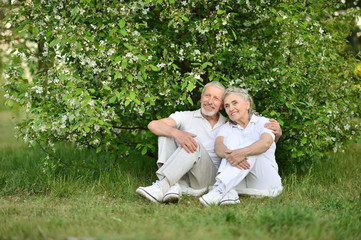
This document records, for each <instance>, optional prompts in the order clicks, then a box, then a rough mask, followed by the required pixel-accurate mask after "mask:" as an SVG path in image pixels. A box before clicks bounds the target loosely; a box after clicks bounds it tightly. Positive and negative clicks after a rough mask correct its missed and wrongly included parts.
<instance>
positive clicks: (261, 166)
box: [217, 154, 283, 196]
mask: <svg viewBox="0 0 361 240" xmlns="http://www.w3.org/2000/svg"><path fill="white" fill-rule="evenodd" d="M247 161H248V162H249V164H250V165H251V166H250V168H249V169H239V168H237V167H234V166H232V165H231V164H230V163H229V162H228V161H227V160H226V159H222V162H221V165H220V167H219V172H220V173H219V174H218V176H217V180H220V181H222V183H223V184H224V185H225V187H226V192H228V191H229V190H231V189H235V190H236V191H237V192H238V193H240V194H247V195H257V196H277V195H279V194H280V193H281V192H282V189H283V188H282V183H281V177H280V176H279V174H278V166H277V164H276V165H275V163H272V161H270V160H269V159H267V158H265V157H264V155H263V154H260V155H256V156H250V157H247Z"/></svg>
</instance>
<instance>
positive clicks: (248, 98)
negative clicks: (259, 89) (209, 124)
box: [223, 86, 256, 117]
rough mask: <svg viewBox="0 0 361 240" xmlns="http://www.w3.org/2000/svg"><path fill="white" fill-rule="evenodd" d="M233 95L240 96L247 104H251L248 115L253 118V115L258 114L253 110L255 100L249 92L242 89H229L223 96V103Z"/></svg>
mask: <svg viewBox="0 0 361 240" xmlns="http://www.w3.org/2000/svg"><path fill="white" fill-rule="evenodd" d="M231 94H237V95H238V96H240V97H241V98H242V99H243V100H244V101H245V102H249V103H250V108H249V109H248V114H249V116H250V117H251V116H252V114H254V113H256V111H255V110H254V109H253V108H252V106H253V99H252V97H251V95H249V94H248V91H247V90H246V89H242V88H237V87H233V86H231V87H228V88H227V89H226V91H225V93H224V96H223V102H224V99H225V98H226V97H228V96H229V95H231Z"/></svg>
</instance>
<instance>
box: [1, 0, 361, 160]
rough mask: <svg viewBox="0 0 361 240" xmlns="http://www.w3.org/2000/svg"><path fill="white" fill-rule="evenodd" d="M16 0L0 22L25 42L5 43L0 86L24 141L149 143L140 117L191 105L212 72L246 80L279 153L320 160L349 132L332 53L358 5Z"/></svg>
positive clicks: (351, 115) (340, 56) (349, 69)
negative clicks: (275, 129)
mask: <svg viewBox="0 0 361 240" xmlns="http://www.w3.org/2000/svg"><path fill="white" fill-rule="evenodd" d="M19 2H20V3H21V4H20V7H18V8H14V9H13V11H14V14H13V15H12V17H11V19H10V22H11V24H12V26H15V27H16V28H17V34H19V35H21V36H26V37H27V38H29V39H31V40H32V41H34V42H36V43H37V44H36V46H37V47H36V49H34V48H31V47H27V48H24V47H22V48H17V49H16V50H15V51H14V53H13V56H14V58H13V59H14V61H13V62H12V63H11V64H9V66H8V67H7V69H6V73H5V78H6V79H7V83H6V84H5V88H6V91H7V94H6V96H7V97H8V103H9V104H10V103H11V101H15V102H18V103H20V104H21V105H22V106H24V108H25V110H26V113H27V114H26V118H25V119H24V121H23V122H22V123H20V124H19V125H18V130H19V136H21V138H23V140H25V141H26V142H28V143H29V144H30V145H33V144H36V143H38V144H40V145H41V146H42V147H43V148H44V149H52V148H53V146H54V143H55V142H58V141H66V142H71V143H75V144H76V145H77V146H79V147H84V146H87V147H92V148H95V149H96V150H97V152H100V151H110V150H111V151H114V152H120V153H125V152H127V151H129V150H131V151H134V149H139V150H140V151H142V153H143V154H145V153H146V152H148V151H150V152H154V151H155V146H156V138H155V136H154V135H153V134H151V133H150V132H149V131H146V125H147V123H148V122H149V121H150V120H152V119H156V118H162V117H167V116H168V115H169V114H170V113H172V112H174V111H175V110H185V109H195V108H197V106H198V104H197V101H198V100H199V96H200V89H201V87H202V86H203V85H204V84H205V83H207V82H209V81H212V80H218V81H221V82H222V83H224V84H225V85H226V86H229V85H235V86H240V87H243V88H247V89H248V90H249V92H250V93H251V94H252V95H253V96H254V100H255V102H256V109H257V110H258V112H260V113H262V114H263V115H264V116H267V117H272V118H276V119H277V120H278V121H279V122H280V123H281V125H282V128H283V137H282V138H281V141H280V142H279V144H278V153H277V154H278V159H279V160H283V161H291V162H304V161H308V160H317V159H320V158H322V157H323V156H324V155H325V154H326V153H327V152H328V151H330V150H335V151H336V150H338V149H339V148H341V147H342V145H343V144H344V143H346V142H347V141H348V140H350V139H352V138H355V137H356V136H358V134H359V132H360V127H359V125H357V119H358V117H359V113H360V109H359V103H360V98H359V97H360V90H359V89H358V88H356V87H355V82H354V81H355V78H356V77H355V73H354V72H353V69H354V68H355V66H356V61H355V59H354V57H353V56H351V55H350V54H349V53H347V52H345V51H344V49H345V44H346V42H345V39H346V36H347V34H348V33H349V30H350V29H349V28H350V26H349V25H350V22H351V19H353V18H355V16H356V14H358V13H359V10H357V9H352V8H351V9H348V10H345V9H343V7H344V4H343V3H342V2H341V1H329V0H327V1H326V0H320V1H310V0H308V1H307V0H306V1H301V2H297V1H271V0H258V1H248V0H238V1H236V0H220V1H209V0H208V1H207V0H183V1H175V0H138V1H125V0H117V1H115V0H113V1H111V0H108V1H102V0H81V1H72V0H34V1H31V0H26V1H19ZM20 58H22V59H26V63H27V65H28V66H29V67H30V69H31V70H32V80H31V81H29V80H28V79H24V74H23V68H22V66H21V65H20V64H19V62H20V61H19V59H20Z"/></svg>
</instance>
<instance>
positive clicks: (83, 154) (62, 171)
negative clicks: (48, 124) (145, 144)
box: [0, 112, 361, 240]
mask: <svg viewBox="0 0 361 240" xmlns="http://www.w3.org/2000/svg"><path fill="white" fill-rule="evenodd" d="M3 113H4V114H2V116H4V115H6V114H9V113H7V112H3ZM3 119H4V118H2V119H1V121H2V123H3V122H4V120H3ZM3 126H4V125H0V127H1V131H2V133H3V135H2V137H1V141H2V145H1V149H0V239H1V240H2V239H64V240H65V239H69V240H70V239H361V191H360V189H361V187H360V186H361V164H360V156H361V143H358V144H352V145H350V147H349V148H348V149H347V151H345V152H344V153H338V154H335V155H332V156H330V157H329V158H328V159H326V160H325V161H323V162H322V163H315V164H313V165H312V167H310V168H309V171H308V172H307V173H304V174H296V173H295V171H284V174H283V175H282V177H283V179H282V181H283V184H284V192H283V193H282V194H281V195H280V196H278V197H276V198H261V199H259V198H249V197H241V204H239V205H234V206H218V207H217V206H214V207H208V208H207V207H204V206H203V205H201V204H200V203H199V202H198V199H197V198H196V197H190V196H185V197H184V198H183V199H182V201H181V202H180V203H178V204H168V205H162V204H153V203H150V202H147V201H145V200H143V199H141V198H140V197H139V196H137V195H136V194H135V193H134V191H135V189H136V188H137V187H138V186H139V185H149V184H151V182H152V181H154V180H155V174H154V171H155V170H156V168H155V167H156V166H155V160H154V159H150V158H146V157H143V156H141V155H139V154H132V155H131V156H129V157H128V158H124V159H117V161H118V163H116V164H114V160H113V159H112V158H110V157H109V156H107V155H106V154H104V155H98V156H97V155H96V154H95V153H94V152H91V151H74V150H73V149H72V148H71V147H69V146H59V147H58V154H60V155H61V156H62V159H64V161H65V162H67V163H81V164H86V165H87V166H88V167H87V168H79V167H72V166H67V167H63V168H58V167H55V168H52V169H51V170H47V171H44V164H43V159H44V156H45V155H44V153H42V152H41V151H40V150H38V149H30V148H27V147H26V146H23V145H22V144H20V143H17V142H16V141H15V140H14V139H12V137H11V130H10V129H11V128H10V127H9V126H5V127H3ZM9 143H11V144H9ZM310 161H311V160H310ZM72 237H73V238H72Z"/></svg>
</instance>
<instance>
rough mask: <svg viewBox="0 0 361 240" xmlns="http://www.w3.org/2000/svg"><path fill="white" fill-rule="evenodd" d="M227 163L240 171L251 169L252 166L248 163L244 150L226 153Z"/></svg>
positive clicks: (227, 151)
mask: <svg viewBox="0 0 361 240" xmlns="http://www.w3.org/2000/svg"><path fill="white" fill-rule="evenodd" d="M225 154H226V159H227V161H228V162H229V163H230V164H231V165H232V166H235V167H238V168H239V169H249V168H250V167H251V165H250V164H249V163H248V161H247V155H246V152H245V150H244V149H243V148H239V149H236V150H229V149H227V150H226V151H225Z"/></svg>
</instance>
